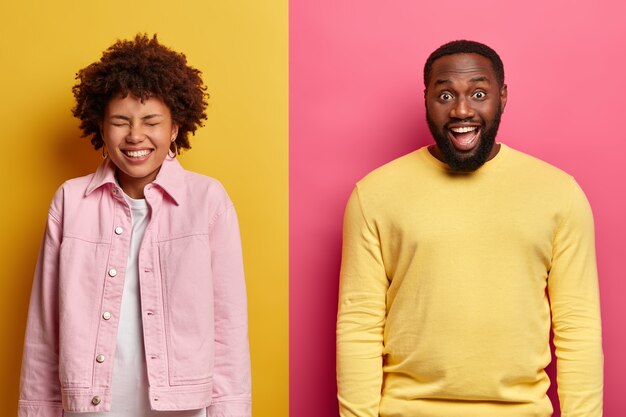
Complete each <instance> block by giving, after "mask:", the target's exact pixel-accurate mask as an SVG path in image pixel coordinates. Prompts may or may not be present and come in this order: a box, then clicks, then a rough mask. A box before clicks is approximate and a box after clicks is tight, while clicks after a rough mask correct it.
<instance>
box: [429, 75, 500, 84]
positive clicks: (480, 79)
mask: <svg viewBox="0 0 626 417" xmlns="http://www.w3.org/2000/svg"><path fill="white" fill-rule="evenodd" d="M469 82H470V83H473V84H475V83H480V82H486V83H489V84H490V83H491V81H490V80H489V78H488V77H486V76H484V75H480V76H478V77H474V78H470V80H469ZM450 83H452V81H450V80H448V79H439V80H437V81H435V85H443V84H450Z"/></svg>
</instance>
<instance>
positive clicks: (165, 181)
mask: <svg viewBox="0 0 626 417" xmlns="http://www.w3.org/2000/svg"><path fill="white" fill-rule="evenodd" d="M115 170H116V167H115V164H113V162H111V158H107V159H105V160H104V161H102V163H101V164H100V166H98V169H97V170H96V172H95V174H94V175H93V178H92V179H91V182H90V183H89V186H88V187H87V190H86V191H85V196H88V195H89V194H91V193H92V192H93V191H94V190H96V189H97V188H100V187H102V186H104V185H106V184H111V185H112V186H114V187H117V186H118V184H117V180H116V179H115ZM184 172H185V170H184V169H183V167H182V166H181V165H180V163H179V162H178V160H177V159H176V158H170V157H169V156H167V157H166V158H165V161H163V165H161V169H160V170H159V173H158V174H157V177H156V179H155V180H154V181H153V182H152V184H154V185H156V186H158V187H159V188H160V189H162V190H163V191H164V192H165V194H167V195H169V196H170V197H171V198H172V200H174V203H176V205H179V204H180V202H181V199H182V197H183V185H184V182H185V180H184Z"/></svg>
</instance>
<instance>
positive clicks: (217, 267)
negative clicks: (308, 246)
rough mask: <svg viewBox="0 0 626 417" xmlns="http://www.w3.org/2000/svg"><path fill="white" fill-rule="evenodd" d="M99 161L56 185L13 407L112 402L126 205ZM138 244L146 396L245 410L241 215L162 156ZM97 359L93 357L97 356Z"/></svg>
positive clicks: (220, 192)
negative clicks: (87, 171)
mask: <svg viewBox="0 0 626 417" xmlns="http://www.w3.org/2000/svg"><path fill="white" fill-rule="evenodd" d="M114 168H115V167H114V165H113V164H112V163H111V162H110V160H106V161H105V162H104V163H103V164H102V165H101V166H100V167H99V168H98V170H97V171H96V173H95V174H92V175H88V176H86V177H82V178H76V179H73V180H70V181H67V182H66V183H65V184H63V185H62V186H61V188H60V189H59V190H58V191H57V192H56V194H55V196H54V199H53V201H52V204H51V207H50V210H49V213H48V224H47V228H46V234H45V236H44V240H43V244H42V247H41V251H40V254H39V260H38V262H37V269H36V271H35V279H34V283H33V289H32V295H31V301H30V310H29V314H28V323H27V328H26V341H25V345H24V357H23V363H22V378H21V387H20V401H19V417H61V416H62V415H63V411H62V410H63V409H65V410H67V411H74V412H81V411H91V412H96V411H108V410H109V409H110V406H111V380H112V369H113V361H112V360H104V361H102V360H101V359H103V358H114V357H115V342H116V334H117V325H118V321H117V317H118V312H119V310H120V305H121V298H122V290H123V288H124V281H123V280H124V275H125V269H126V262H127V258H128V251H129V247H130V231H131V230H132V223H131V211H130V208H129V206H128V205H127V203H126V200H125V199H124V197H123V194H122V190H121V189H120V188H119V186H118V185H117V184H116V182H115V178H114ZM144 191H145V198H146V201H147V202H148V205H149V207H150V212H151V220H150V223H149V225H148V227H147V230H146V232H145V235H144V239H143V243H142V245H141V248H140V251H139V280H140V287H141V306H142V307H141V308H142V318H143V327H144V343H145V351H146V362H147V371H148V380H149V384H150V392H149V395H150V405H151V407H152V408H153V409H155V410H183V409H198V408H204V407H208V416H210V417H235V416H236V417H249V416H250V415H251V390H250V359H249V348H248V335H247V334H248V330H247V307H246V294H245V283H244V275H243V264H242V259H241V243H240V239H239V226H238V223H237V216H236V214H235V210H234V208H233V205H232V203H231V201H230V199H229V198H228V196H227V194H226V192H225V191H224V189H223V188H222V186H221V184H220V183H219V182H218V181H216V180H214V179H212V178H208V177H205V176H202V175H199V174H195V173H193V172H189V171H185V170H184V169H183V168H182V167H181V166H180V164H179V163H178V161H177V160H175V159H170V158H167V159H166V160H165V162H164V163H163V166H162V167H161V170H160V171H159V174H158V176H157V178H156V180H155V181H154V182H153V183H151V184H150V185H148V186H146V189H145V190H144ZM99 355H103V356H100V357H99V358H98V360H96V357H98V356H99Z"/></svg>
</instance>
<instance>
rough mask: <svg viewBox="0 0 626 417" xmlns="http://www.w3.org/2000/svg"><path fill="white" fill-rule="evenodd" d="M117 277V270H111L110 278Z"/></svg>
mask: <svg viewBox="0 0 626 417" xmlns="http://www.w3.org/2000/svg"><path fill="white" fill-rule="evenodd" d="M116 275H117V269H115V268H111V269H109V276H110V277H114V276H116Z"/></svg>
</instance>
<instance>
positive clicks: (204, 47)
mask: <svg viewBox="0 0 626 417" xmlns="http://www.w3.org/2000/svg"><path fill="white" fill-rule="evenodd" d="M0 16H2V20H3V24H2V25H1V26H0V63H1V65H0V132H1V133H0V134H1V136H0V137H1V138H2V144H3V145H2V148H1V149H2V150H1V151H0V161H1V162H0V170H1V172H0V173H1V175H2V179H3V190H2V203H0V210H2V212H1V213H0V222H1V224H0V226H1V228H0V233H1V238H0V245H1V246H0V271H1V272H0V326H1V328H0V334H1V335H2V342H0V375H1V376H2V382H1V384H2V389H0V404H3V412H2V415H6V416H14V415H16V409H17V407H16V404H17V399H18V385H19V368H20V360H21V353H22V339H23V333H24V326H25V319H26V313H27V302H28V297H29V292H30V286H31V280H32V274H33V270H34V264H35V260H36V256H37V251H38V247H39V241H40V238H41V236H42V234H43V230H44V223H45V218H46V213H47V208H48V205H49V202H50V199H51V197H52V194H53V192H54V190H55V189H56V188H57V187H58V186H59V185H60V184H61V183H62V182H63V181H64V180H65V179H68V178H71V177H75V176H79V175H84V174H87V173H89V172H92V171H93V170H95V167H96V166H97V164H98V163H99V161H100V158H101V156H100V154H99V153H97V152H95V151H93V149H92V148H91V145H90V144H89V141H88V140H87V139H80V133H79V130H78V123H77V121H76V120H74V119H73V118H72V116H71V113H70V109H71V107H72V95H71V87H72V85H73V84H74V75H75V73H76V71H77V70H78V69H80V68H83V67H84V66H86V65H88V64H89V63H91V62H92V61H94V60H96V59H98V58H99V57H100V54H101V52H102V51H103V50H104V49H105V48H107V47H108V46H109V45H111V44H112V43H113V42H114V41H115V40H117V39H118V38H128V37H131V36H133V35H134V34H135V33H137V32H147V33H149V34H152V33H155V32H156V33H158V34H159V39H160V41H161V42H162V43H164V44H165V45H168V46H171V47H172V48H174V49H176V50H179V51H182V52H184V53H185V54H186V55H187V58H188V60H189V61H190V63H191V64H192V65H193V66H195V67H197V68H199V69H200V70H201V71H202V72H203V73H204V80H205V82H206V84H207V86H208V87H209V93H210V94H211V98H210V100H209V101H210V104H209V109H208V117H209V120H208V121H207V123H206V126H205V127H204V128H202V129H200V130H199V131H198V132H197V133H196V136H195V137H193V138H192V142H191V143H192V146H193V149H192V150H191V151H189V152H188V153H186V154H183V155H182V157H181V162H182V163H183V165H184V166H185V167H186V168H187V169H191V170H194V171H197V172H201V173H204V174H207V175H210V176H213V177H216V178H218V179H219V180H221V181H222V183H223V184H224V185H225V187H226V188H227V190H228V191H229V194H230V196H231V198H232V199H233V201H234V202H235V205H236V207H237V211H238V214H239V218H240V223H241V228H242V238H243V245H244V256H245V267H246V278H247V284H248V296H249V311H250V342H251V352H252V373H253V404H254V406H253V410H254V416H255V417H264V416H268V417H269V416H271V417H277V416H286V415H288V318H287V317H288V252H287V251H288V244H287V239H288V235H287V228H288V224H287V220H288V200H287V192H288V178H287V177H288V171H287V169H288V168H287V167H288V165H287V153H288V139H287V133H288V132H287V129H288V121H287V99H288V97H287V88H288V78H287V71H288V67H287V66H288V58H287V0H263V1H258V0H245V1H208V0H194V1H167V2H166V1H161V0H150V1H148V0H142V1H132V0H121V1H120V0H109V1H107V2H84V1H70V0H57V1H54V2H45V1H38V2H33V1H23V2H18V1H16V0H12V1H10V0H7V1H2V2H1V4H0Z"/></svg>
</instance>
